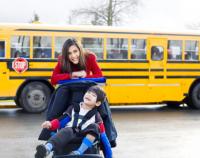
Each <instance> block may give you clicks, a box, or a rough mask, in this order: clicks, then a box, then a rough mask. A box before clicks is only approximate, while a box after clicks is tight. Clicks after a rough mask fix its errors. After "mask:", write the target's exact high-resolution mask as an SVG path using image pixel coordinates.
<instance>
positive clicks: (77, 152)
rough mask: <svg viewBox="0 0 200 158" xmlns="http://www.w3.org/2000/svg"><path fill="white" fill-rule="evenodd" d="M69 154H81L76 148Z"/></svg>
mask: <svg viewBox="0 0 200 158" xmlns="http://www.w3.org/2000/svg"><path fill="white" fill-rule="evenodd" d="M69 155H81V154H80V152H79V151H78V150H75V151H72V152H71V153H70V154H69Z"/></svg>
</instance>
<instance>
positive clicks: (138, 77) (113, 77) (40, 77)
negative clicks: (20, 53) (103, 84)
mask: <svg viewBox="0 0 200 158" xmlns="http://www.w3.org/2000/svg"><path fill="white" fill-rule="evenodd" d="M104 77H106V78H107V79H147V78H149V76H104ZM35 78H37V79H50V78H51V76H34V77H31V76H10V77H9V79H11V80H14V79H35Z"/></svg>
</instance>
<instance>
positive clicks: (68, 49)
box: [51, 39, 102, 85]
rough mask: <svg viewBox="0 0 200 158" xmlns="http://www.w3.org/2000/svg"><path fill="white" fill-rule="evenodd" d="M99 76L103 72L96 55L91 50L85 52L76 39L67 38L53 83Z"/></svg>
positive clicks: (55, 70) (52, 79) (54, 73)
mask: <svg viewBox="0 0 200 158" xmlns="http://www.w3.org/2000/svg"><path fill="white" fill-rule="evenodd" d="M98 77H102V72H101V69H100V68H99V66H98V64H97V62H96V56H95V55H94V54H93V53H91V52H84V51H83V49H82V47H81V46H80V45H79V44H78V42H77V41H76V40H75V39H68V40H66V41H65V43H64V45H63V48H62V56H60V57H59V58H58V63H57V65H56V67H55V69H54V71H53V74H52V77H51V83H52V84H53V85H56V84H57V83H58V82H59V81H60V80H68V79H73V78H98Z"/></svg>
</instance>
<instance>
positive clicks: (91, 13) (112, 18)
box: [71, 0, 139, 26]
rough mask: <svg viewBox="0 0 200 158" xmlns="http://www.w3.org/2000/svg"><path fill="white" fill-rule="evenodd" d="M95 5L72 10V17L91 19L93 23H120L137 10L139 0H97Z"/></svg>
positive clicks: (109, 24) (90, 21)
mask: <svg viewBox="0 0 200 158" xmlns="http://www.w3.org/2000/svg"><path fill="white" fill-rule="evenodd" d="M98 1H99V2H101V4H99V5H98V4H96V3H95V2H94V3H95V4H96V5H95V6H90V7H88V8H80V9H76V10H73V11H72V14H71V17H73V19H77V18H79V19H80V17H83V18H84V20H85V19H89V23H90V24H93V25H108V26H113V25H118V24H120V23H121V22H122V21H123V18H124V16H125V15H126V14H129V13H133V12H134V11H136V8H137V6H138V3H139V0H96V2H98Z"/></svg>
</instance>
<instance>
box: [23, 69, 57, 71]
mask: <svg viewBox="0 0 200 158" xmlns="http://www.w3.org/2000/svg"><path fill="white" fill-rule="evenodd" d="M27 71H53V68H29V69H28V70H27Z"/></svg>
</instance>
